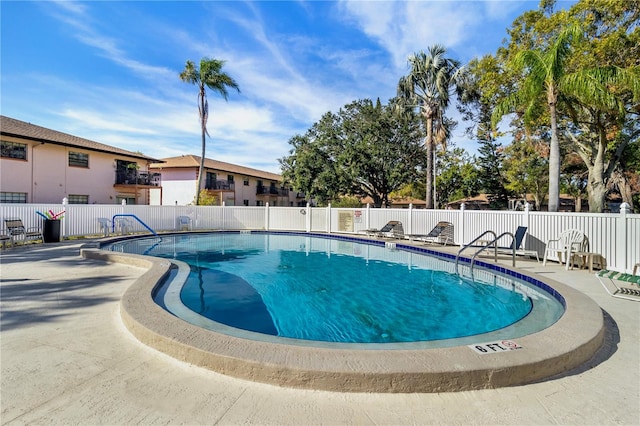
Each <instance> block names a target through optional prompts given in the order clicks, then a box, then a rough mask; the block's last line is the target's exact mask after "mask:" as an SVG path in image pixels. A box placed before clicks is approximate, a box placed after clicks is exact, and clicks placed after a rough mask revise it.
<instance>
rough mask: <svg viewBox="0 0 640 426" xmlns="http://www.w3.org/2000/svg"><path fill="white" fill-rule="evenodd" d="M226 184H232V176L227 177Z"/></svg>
mask: <svg viewBox="0 0 640 426" xmlns="http://www.w3.org/2000/svg"><path fill="white" fill-rule="evenodd" d="M227 182H229V183H233V175H227Z"/></svg>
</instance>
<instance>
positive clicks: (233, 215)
mask: <svg viewBox="0 0 640 426" xmlns="http://www.w3.org/2000/svg"><path fill="white" fill-rule="evenodd" d="M265 214H266V210H265V207H246V206H234V207H222V223H223V229H234V230H235V229H264V227H265Z"/></svg>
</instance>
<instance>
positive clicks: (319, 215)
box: [307, 207, 329, 232]
mask: <svg viewBox="0 0 640 426" xmlns="http://www.w3.org/2000/svg"><path fill="white" fill-rule="evenodd" d="M307 215H310V216H311V219H310V220H311V224H310V225H311V232H327V230H328V228H327V226H328V223H329V210H328V209H326V208H324V207H311V208H309V209H308V212H307ZM308 220H309V219H308Z"/></svg>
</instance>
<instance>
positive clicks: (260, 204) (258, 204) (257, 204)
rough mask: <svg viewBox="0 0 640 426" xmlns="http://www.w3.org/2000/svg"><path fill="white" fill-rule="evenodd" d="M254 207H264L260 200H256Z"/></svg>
mask: <svg viewBox="0 0 640 426" xmlns="http://www.w3.org/2000/svg"><path fill="white" fill-rule="evenodd" d="M256 206H258V207H260V206H264V203H263V202H262V200H258V201H256Z"/></svg>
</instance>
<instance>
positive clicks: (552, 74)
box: [492, 25, 580, 212]
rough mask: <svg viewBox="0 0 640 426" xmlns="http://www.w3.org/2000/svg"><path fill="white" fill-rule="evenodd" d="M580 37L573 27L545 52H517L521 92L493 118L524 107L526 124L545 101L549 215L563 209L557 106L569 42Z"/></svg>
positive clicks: (515, 60) (499, 109) (493, 115)
mask: <svg viewBox="0 0 640 426" xmlns="http://www.w3.org/2000/svg"><path fill="white" fill-rule="evenodd" d="M577 37H580V28H579V27H578V26H576V25H572V26H570V27H568V28H566V29H565V30H563V31H562V32H561V33H560V34H559V35H558V37H557V38H556V39H555V40H554V41H553V42H552V43H551V44H550V46H549V47H548V48H547V49H546V50H543V51H540V50H525V51H522V52H518V53H517V54H516V55H515V56H514V58H513V59H512V61H511V65H512V66H513V67H514V68H515V69H525V70H526V72H527V74H526V76H525V79H524V80H523V81H522V85H521V86H520V88H519V90H518V91H516V92H514V93H513V94H512V95H510V96H508V97H507V98H506V99H505V100H503V101H502V102H500V103H499V104H498V105H497V106H496V109H495V110H494V112H493V114H492V121H493V122H494V124H495V123H497V121H498V120H499V119H500V118H501V117H502V116H504V115H505V114H507V113H509V112H511V111H514V110H515V109H516V108H518V107H520V106H523V105H524V106H525V111H524V119H525V123H527V122H529V120H531V119H532V118H534V117H535V116H536V115H537V114H538V113H539V110H538V109H537V108H536V106H537V105H539V104H538V100H539V99H540V97H542V96H544V97H546V99H545V103H546V105H547V108H548V111H549V120H550V123H549V124H550V126H551V142H550V145H549V200H548V205H549V211H550V212H557V211H558V207H559V205H560V143H559V140H558V114H557V104H558V100H559V97H560V95H561V89H560V88H561V86H562V80H563V78H565V76H566V74H567V71H566V62H567V59H568V57H569V55H570V53H571V47H570V42H571V40H572V39H573V38H577Z"/></svg>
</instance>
